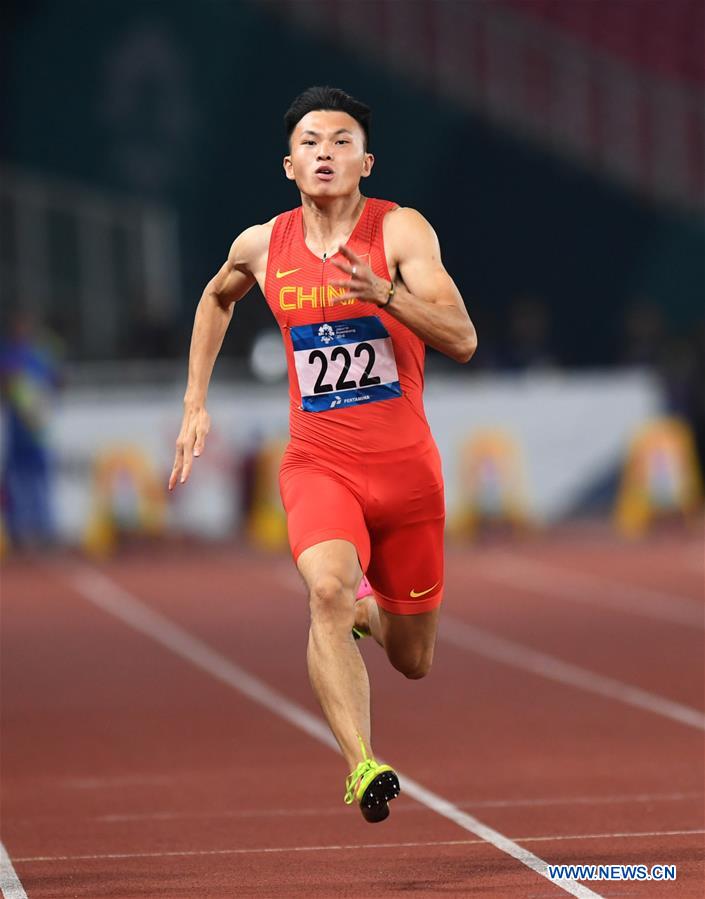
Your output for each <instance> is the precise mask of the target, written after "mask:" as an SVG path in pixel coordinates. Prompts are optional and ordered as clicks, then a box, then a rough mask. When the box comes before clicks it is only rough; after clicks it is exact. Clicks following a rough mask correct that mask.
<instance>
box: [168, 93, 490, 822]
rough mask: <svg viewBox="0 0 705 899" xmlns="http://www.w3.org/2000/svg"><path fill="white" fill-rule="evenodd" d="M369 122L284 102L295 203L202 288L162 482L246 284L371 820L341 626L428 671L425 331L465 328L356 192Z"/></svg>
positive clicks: (318, 677)
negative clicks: (270, 371) (268, 340)
mask: <svg viewBox="0 0 705 899" xmlns="http://www.w3.org/2000/svg"><path fill="white" fill-rule="evenodd" d="M369 120H370V109H369V107H367V106H366V105H364V104H363V103H360V102H359V101H357V100H355V99H353V98H352V97H350V96H349V95H348V94H346V93H345V92H343V91H341V90H337V89H334V88H329V87H312V88H309V89H308V90H306V91H304V93H303V94H301V95H300V96H299V97H297V98H296V99H295V100H294V102H293V103H292V105H291V107H290V108H289V110H288V111H287V113H286V115H285V117H284V122H285V125H286V133H287V136H288V139H289V153H288V155H287V156H285V157H284V172H285V174H286V177H287V178H288V179H289V180H290V181H294V182H295V183H296V186H297V188H298V190H299V192H300V195H301V206H299V207H297V208H296V209H292V210H290V211H289V212H284V213H282V214H281V215H278V216H276V217H275V218H273V219H271V220H270V221H269V222H267V223H266V224H264V225H255V226H253V227H251V228H247V229H246V230H245V231H243V232H242V234H240V235H239V237H237V238H236V240H235V242H234V243H233V245H232V247H231V248H230V253H229V255H228V258H227V261H226V262H225V263H224V265H223V267H222V268H221V269H220V271H219V272H218V273H217V274H216V275H215V277H214V278H213V279H212V280H211V281H210V282H209V283H208V284H207V286H206V288H205V290H204V292H203V295H202V297H201V300H200V302H199V304H198V308H197V310H196V317H195V323H194V328H193V336H192V340H191V350H190V357H189V370H188V386H187V389H186V394H185V398H184V417H183V422H182V426H181V431H180V433H179V437H178V440H177V443H176V458H175V461H174V468H173V470H172V473H171V477H170V479H169V489H170V490H172V489H173V488H174V487H175V486H176V485H177V484H183V483H184V482H185V481H186V480H187V478H188V476H189V473H190V471H191V465H192V462H193V458H194V457H197V456H199V455H200V454H201V453H202V452H203V448H204V444H205V439H206V435H207V434H208V429H209V426H210V422H209V417H208V413H207V412H206V395H207V392H208V384H209V381H210V376H211V372H212V370H213V365H214V362H215V359H216V356H217V355H218V352H219V350H220V346H221V344H222V341H223V337H224V335H225V331H226V329H227V327H228V324H229V322H230V319H231V317H232V314H233V308H234V305H235V303H237V302H238V301H239V300H241V299H242V298H243V297H244V296H245V294H246V293H247V292H248V291H249V290H250V288H251V287H252V286H253V285H254V284H255V283H257V284H258V285H259V287H260V289H261V290H262V293H263V294H264V296H265V298H266V300H267V303H268V304H269V306H270V308H271V310H272V312H273V314H274V317H275V318H276V320H277V323H278V325H279V327H280V329H281V332H282V337H283V340H284V346H285V349H286V358H287V365H288V373H289V393H290V432H291V440H290V443H289V445H288V447H287V450H286V453H285V456H284V459H283V462H282V466H281V471H280V488H281V495H282V500H283V503H284V508H285V510H286V513H287V523H288V531H289V541H290V544H291V550H292V553H293V556H294V560H295V562H296V564H297V566H298V569H299V571H300V572H301V575H302V576H303V578H304V580H305V582H306V586H307V588H308V593H309V605H310V614H311V626H310V632H309V641H308V653H307V660H308V671H309V676H310V679H311V685H312V687H313V689H314V692H315V694H316V696H317V697H318V700H319V702H320V704H321V707H322V709H323V712H324V714H325V716H326V718H327V720H328V723H329V725H330V727H331V730H332V731H333V733H334V735H335V737H336V739H337V741H338V744H339V745H340V748H341V751H342V753H343V755H344V757H345V760H346V762H347V764H348V767H349V770H350V772H351V773H350V774H349V775H348V777H347V779H346V793H345V801H346V802H347V803H348V804H353V803H357V804H359V806H360V809H361V811H362V814H363V816H364V817H365V819H366V820H367V821H370V822H376V821H382V820H384V818H386V817H387V815H388V814H389V808H388V802H389V801H390V800H391V799H393V798H394V797H395V796H396V795H397V794H398V792H399V782H398V779H397V776H396V773H395V772H394V771H393V769H392V768H390V767H389V766H388V765H380V764H378V763H377V762H376V761H375V759H374V756H373V753H372V745H371V740H370V689H369V681H368V678H367V671H366V668H365V665H364V662H363V660H362V657H361V655H360V653H359V651H358V648H357V646H356V643H355V640H354V639H353V631H355V634H354V636H357V637H359V636H360V635H365V634H371V635H372V636H373V637H374V639H375V640H376V641H377V642H378V643H379V644H380V645H381V646H383V647H384V649H385V651H386V653H387V656H388V657H389V660H390V662H391V663H392V665H393V666H394V667H395V668H397V669H398V670H399V671H401V672H402V673H403V674H405V675H406V676H407V677H409V678H420V677H423V676H424V675H425V674H427V673H428V671H429V669H430V667H431V662H432V659H433V649H434V645H435V640H436V630H437V625H438V613H439V606H440V604H441V599H442V594H443V528H444V517H445V509H444V499H443V481H442V473H441V461H440V457H439V454H438V450H437V448H436V445H435V443H434V441H433V438H432V436H431V432H430V430H429V426H428V423H427V421H426V417H425V414H424V408H423V398H422V393H423V367H424V353H425V346H424V344H428V345H429V346H432V347H434V348H435V349H437V350H440V351H441V352H442V353H445V354H446V355H447V356H450V357H451V358H452V359H455V360H456V361H458V362H467V361H468V360H469V359H470V357H471V356H472V355H473V353H474V351H475V348H476V346H477V338H476V334H475V329H474V327H473V325H472V322H471V321H470V318H469V317H468V314H467V311H466V309H465V305H464V303H463V300H462V297H461V296H460V293H459V291H458V289H457V287H456V286H455V284H454V283H453V281H452V280H451V278H450V277H449V275H448V273H447V272H446V271H445V269H444V267H443V265H442V263H441V256H440V249H439V245H438V239H437V237H436V235H435V233H434V231H433V229H432V228H431V226H430V225H429V224H428V222H427V221H426V220H425V219H424V218H423V216H421V215H420V214H419V213H418V212H416V211H415V210H413V209H408V208H402V207H399V206H397V205H396V204H395V203H390V202H387V201H384V200H374V199H369V198H367V197H364V196H363V195H362V194H361V193H360V180H361V178H367V177H368V176H369V175H370V173H371V171H372V166H373V164H374V157H373V155H372V154H371V153H370V152H368V148H367V145H368V140H369ZM363 574H366V575H367V578H368V579H369V583H370V585H371V588H372V590H373V594H372V595H363V594H365V593H367V594H370V590H369V588H368V589H367V590H364V589H362V590H361V591H360V599H359V601H358V602H356V594H357V591H358V588H359V586H360V584H361V581H362V578H363Z"/></svg>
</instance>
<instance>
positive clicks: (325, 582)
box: [309, 574, 354, 616]
mask: <svg viewBox="0 0 705 899" xmlns="http://www.w3.org/2000/svg"><path fill="white" fill-rule="evenodd" d="M353 600H354V596H353V592H352V588H346V586H345V584H344V583H343V581H342V580H341V579H340V578H338V577H336V576H335V575H332V574H325V575H321V576H320V577H317V578H316V580H315V581H314V582H313V584H312V585H311V592H310V595H309V604H310V606H311V614H312V615H313V616H320V615H329V614H335V613H340V612H342V611H343V610H345V611H351V610H352V603H353Z"/></svg>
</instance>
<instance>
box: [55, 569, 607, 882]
mask: <svg viewBox="0 0 705 899" xmlns="http://www.w3.org/2000/svg"><path fill="white" fill-rule="evenodd" d="M69 582H70V583H71V584H72V585H73V587H74V589H76V591H77V592H78V593H79V595H80V596H82V597H83V598H84V599H87V600H88V601H89V602H92V603H93V604H94V605H96V606H97V607H98V608H100V609H102V610H103V611H104V612H107V613H108V614H111V615H113V616H114V617H115V618H119V619H120V620H121V621H123V622H124V623H125V624H127V625H129V626H130V627H132V628H133V629H134V630H136V631H139V632H140V633H142V634H144V635H145V636H147V637H150V638H151V639H152V640H154V641H155V642H157V643H160V644H161V645H162V646H164V647H166V648H167V649H169V650H170V651H171V652H173V653H175V654H176V655H178V656H180V657H181V658H183V659H186V660H187V661H189V662H191V663H192V664H193V665H195V666H196V667H198V668H200V669H201V670H203V671H206V672H207V673H209V674H211V675H212V676H213V677H214V678H215V679H217V680H219V681H221V682H222V683H225V684H227V685H228V686H230V687H233V688H234V689H235V690H237V691H238V692H240V693H242V694H243V695H244V696H247V697H248V698H249V699H251V700H253V701H254V702H256V703H258V704H259V705H261V706H263V707H264V708H266V709H268V710H269V711H270V712H272V713H273V714H275V715H276V716H278V717H279V718H281V719H283V720H284V721H288V722H289V723H290V724H292V725H293V726H294V727H296V728H298V729H299V730H302V731H303V732H304V733H307V734H308V735H309V736H311V737H313V738H314V739H315V740H318V742H319V743H322V744H323V745H325V746H327V747H328V748H329V749H333V750H334V751H335V752H336V753H338V752H339V750H338V745H337V743H336V741H335V738H334V737H333V734H332V733H331V731H330V730H329V728H328V725H327V724H326V723H325V722H324V721H323V720H322V719H321V718H318V717H317V716H316V715H313V714H311V712H309V711H308V710H307V709H305V708H303V706H299V705H298V704H296V703H294V702H292V701H291V700H289V699H287V698H286V697H285V696H284V695H283V694H281V693H279V692H277V691H276V690H273V689H271V688H270V687H268V686H267V685H266V684H265V683H264V682H263V681H261V680H259V678H256V677H254V676H253V675H251V674H249V673H248V672H247V671H245V669H244V668H241V667H240V666H239V665H237V664H235V663H234V662H231V661H230V659H228V658H226V657H225V656H222V655H220V653H218V652H216V651H215V650H214V649H212V648H211V647H210V646H208V644H206V643H204V642H203V641H201V640H199V639H198V638H197V637H194V636H193V635H192V634H190V633H189V632H188V631H186V630H185V629H183V628H181V627H180V626H179V625H177V624H175V623H174V622H173V621H171V620H170V619H168V618H166V617H165V616H164V615H162V614H161V613H159V612H156V611H154V610H153V609H151V608H150V607H149V606H148V605H146V604H145V603H143V602H141V601H140V600H139V599H137V598H136V597H135V596H134V595H133V594H132V593H130V592H129V591H127V590H125V589H124V588H123V587H121V586H119V585H118V584H117V583H115V582H114V581H113V580H111V579H110V578H108V577H107V576H106V575H104V574H102V573H101V572H99V571H97V570H96V569H93V568H89V567H87V566H80V567H79V566H75V567H73V568H72V570H71V573H70V574H69ZM398 773H399V774H400V778H401V779H402V781H403V788H404V791H405V792H406V794H407V795H408V796H410V797H411V798H412V799H415V800H416V801H417V802H420V803H421V804H422V805H425V806H426V807H427V808H430V809H431V810H432V811H434V812H436V813H437V814H438V815H441V816H442V817H444V818H446V819H448V820H450V821H453V822H455V823H456V824H457V825H458V826H459V827H461V828H463V829H464V830H467V831H469V832H470V833H472V834H474V835H475V836H477V837H479V838H480V839H481V840H484V841H485V842H487V843H490V844H491V845H492V846H494V847H495V848H496V849H499V850H500V851H502V852H505V853H506V854H507V855H510V856H511V857H512V858H515V859H516V860H517V861H519V862H521V863H522V864H523V865H525V866H526V867H527V868H530V869H531V870H532V871H534V872H535V873H536V874H539V875H540V876H541V877H544V878H545V879H546V880H547V881H548V882H549V883H551V884H552V885H553V886H556V887H558V888H559V889H562V890H564V891H565V892H566V893H569V894H570V895H571V896H576V897H578V899H595V897H597V899H601V897H600V895H599V893H595V892H594V891H593V890H591V889H589V888H588V887H586V886H584V885H583V884H581V883H579V882H578V881H575V880H569V879H563V880H553V879H551V878H550V877H549V876H548V864H547V863H546V862H545V861H544V860H543V859H541V858H539V857H538V856H537V855H534V854H533V853H532V852H530V851H529V850H528V849H525V848H524V847H522V846H520V845H518V844H517V843H515V842H514V841H513V840H510V839H509V838H508V837H506V836H504V834H502V833H500V832H499V831H497V830H494V829H493V828H491V827H488V826H487V825H486V824H484V823H483V822H482V821H480V820H479V819H478V818H475V817H473V816H472V815H469V814H467V813H466V812H463V811H462V810H461V809H459V808H457V806H455V805H453V803H451V802H449V801H448V800H447V799H444V798H443V797H442V796H439V795H438V794H437V793H433V792H432V791H431V790H427V789H426V788H425V787H423V786H422V785H421V784H420V783H418V782H417V781H415V780H413V779H412V778H410V777H407V776H406V775H404V774H402V773H401V772H398Z"/></svg>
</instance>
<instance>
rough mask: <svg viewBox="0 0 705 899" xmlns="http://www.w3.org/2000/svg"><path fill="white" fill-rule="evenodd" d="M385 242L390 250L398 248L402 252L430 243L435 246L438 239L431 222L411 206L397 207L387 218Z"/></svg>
mask: <svg viewBox="0 0 705 899" xmlns="http://www.w3.org/2000/svg"><path fill="white" fill-rule="evenodd" d="M384 241H385V243H386V244H387V245H388V246H389V247H390V249H393V248H394V247H395V246H396V247H398V248H399V250H400V252H401V251H402V250H403V249H404V248H406V249H409V248H410V247H412V246H413V245H423V244H427V243H429V242H430V243H432V244H434V245H435V244H437V242H438V238H437V236H436V232H435V231H434V230H433V228H432V227H431V224H430V222H429V221H428V220H427V219H426V218H425V217H424V216H423V215H422V214H421V213H420V212H419V211H418V209H413V208H412V207H411V206H397V207H396V208H395V209H392V210H391V211H390V212H389V213H387V215H386V216H385V219H384Z"/></svg>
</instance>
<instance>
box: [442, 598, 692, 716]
mask: <svg viewBox="0 0 705 899" xmlns="http://www.w3.org/2000/svg"><path fill="white" fill-rule="evenodd" d="M438 633H439V636H440V637H442V639H443V640H444V641H445V642H446V643H451V644H452V645H453V646H456V647H457V648H459V649H464V650H466V651H468V650H469V651H471V652H474V653H476V654H477V655H481V656H484V657H485V658H487V659H490V660H492V661H493V662H501V663H503V664H505V665H510V666H511V667H513V668H519V669H521V670H522V671H529V672H530V673H531V674H537V675H539V676H540V677H545V678H547V679H548V680H552V681H556V682H557V683H559V684H563V685H564V686H565V685H568V686H571V687H578V688H579V689H581V690H586V691H587V692H588V693H595V694H597V695H599V696H605V697H607V698H608V699H616V700H618V701H619V702H622V703H624V704H625V705H630V706H633V707H635V708H638V709H641V710H644V711H647V712H653V713H654V714H656V715H661V716H662V717H663V718H670V719H671V720H672V721H677V722H678V723H679V724H685V725H687V726H688V727H694V728H695V729H696V730H705V713H703V712H701V711H700V710H699V709H693V708H691V707H690V706H686V705H681V703H678V702H673V701H672V700H670V699H665V698H664V697H663V696H657V695H656V694H655V693H649V692H648V691H646V690H642V689H641V688H640V687H633V686H632V685H631V684H626V683H624V682H623V681H619V680H616V679H615V678H612V677H607V676H606V675H604V674H597V673H596V672H594V671H590V670H588V669H587V668H581V667H580V666H579V665H573V664H572V663H571V662H564V661H563V660H562V659H559V658H557V657H556V656H551V655H548V654H547V653H545V652H539V651H538V650H536V649H531V648H529V647H528V646H525V645H524V644H523V643H517V642H515V641H514V640H508V639H507V638H506V637H499V636H497V634H494V633H492V632H491V631H486V630H484V629H483V628H479V627H475V626H474V625H470V624H466V623H465V622H464V621H461V620H460V618H455V617H454V616H452V615H447V614H445V613H444V615H443V617H442V618H441V620H440V625H439V629H438Z"/></svg>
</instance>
